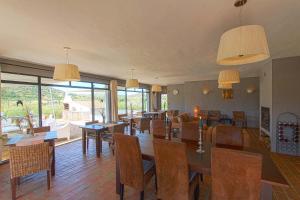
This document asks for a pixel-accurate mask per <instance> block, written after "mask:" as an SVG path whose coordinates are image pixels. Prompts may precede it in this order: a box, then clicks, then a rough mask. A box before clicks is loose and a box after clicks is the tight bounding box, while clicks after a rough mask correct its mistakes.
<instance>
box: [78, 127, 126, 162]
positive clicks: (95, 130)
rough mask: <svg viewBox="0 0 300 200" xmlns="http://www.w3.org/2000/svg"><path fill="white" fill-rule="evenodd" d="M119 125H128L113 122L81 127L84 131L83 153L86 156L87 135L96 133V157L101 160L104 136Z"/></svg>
mask: <svg viewBox="0 0 300 200" xmlns="http://www.w3.org/2000/svg"><path fill="white" fill-rule="evenodd" d="M119 124H127V123H126V122H112V123H95V124H90V125H84V126H80V128H81V129H82V153H83V154H86V149H87V134H88V133H90V132H93V133H95V136H96V141H95V142H96V155H97V157H98V158H99V157H100V155H101V153H102V138H103V135H104V134H105V133H106V132H107V131H109V129H110V128H112V127H113V126H116V125H119Z"/></svg>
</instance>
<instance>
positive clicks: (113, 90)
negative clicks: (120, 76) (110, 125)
mask: <svg viewBox="0 0 300 200" xmlns="http://www.w3.org/2000/svg"><path fill="white" fill-rule="evenodd" d="M117 87H118V83H117V81H116V80H111V81H110V99H111V120H112V121H113V122H117V121H118V93H117V92H118V91H117Z"/></svg>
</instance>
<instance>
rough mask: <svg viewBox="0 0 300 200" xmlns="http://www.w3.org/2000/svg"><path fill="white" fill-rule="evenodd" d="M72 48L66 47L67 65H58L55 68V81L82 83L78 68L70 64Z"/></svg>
mask: <svg viewBox="0 0 300 200" xmlns="http://www.w3.org/2000/svg"><path fill="white" fill-rule="evenodd" d="M70 49H71V48H70V47H64V50H65V52H66V64H57V65H55V68H54V74H53V79H54V80H58V81H80V73H79V70H78V67H77V66H76V65H74V64H70V63H69V50H70Z"/></svg>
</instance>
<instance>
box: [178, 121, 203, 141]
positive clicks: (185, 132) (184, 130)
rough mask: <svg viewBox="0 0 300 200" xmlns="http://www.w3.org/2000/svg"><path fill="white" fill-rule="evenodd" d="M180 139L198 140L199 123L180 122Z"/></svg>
mask: <svg viewBox="0 0 300 200" xmlns="http://www.w3.org/2000/svg"><path fill="white" fill-rule="evenodd" d="M179 133H180V138H181V139H184V140H194V141H197V140H199V122H198V121H193V122H180V124H179Z"/></svg>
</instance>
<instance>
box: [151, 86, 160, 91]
mask: <svg viewBox="0 0 300 200" xmlns="http://www.w3.org/2000/svg"><path fill="white" fill-rule="evenodd" d="M151 91H152V92H161V91H162V88H161V86H160V85H157V84H155V85H152V88H151Z"/></svg>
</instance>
